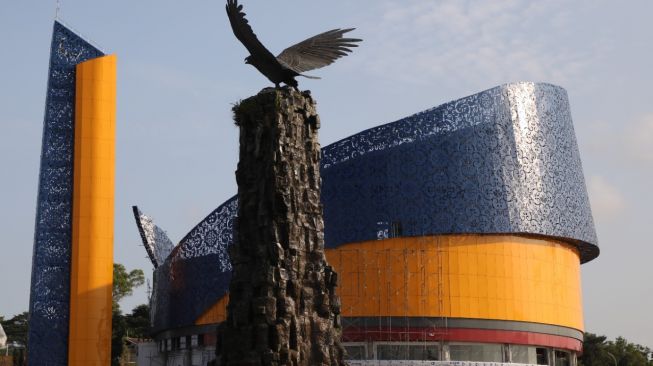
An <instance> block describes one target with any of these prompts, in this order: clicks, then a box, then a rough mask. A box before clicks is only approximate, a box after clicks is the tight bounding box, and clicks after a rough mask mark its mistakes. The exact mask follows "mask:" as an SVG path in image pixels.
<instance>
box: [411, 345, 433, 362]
mask: <svg viewBox="0 0 653 366" xmlns="http://www.w3.org/2000/svg"><path fill="white" fill-rule="evenodd" d="M408 359H409V360H422V361H424V360H431V361H434V360H439V359H440V349H439V347H438V346H437V345H435V344H421V345H411V346H409V347H408Z"/></svg>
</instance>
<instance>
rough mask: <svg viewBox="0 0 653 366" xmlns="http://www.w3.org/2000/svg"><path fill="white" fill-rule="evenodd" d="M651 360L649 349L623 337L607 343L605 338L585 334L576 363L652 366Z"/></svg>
mask: <svg viewBox="0 0 653 366" xmlns="http://www.w3.org/2000/svg"><path fill="white" fill-rule="evenodd" d="M652 358H653V353H652V351H651V349H650V348H648V347H645V346H642V345H639V344H634V343H630V342H628V341H627V340H626V339H625V338H623V337H617V339H616V340H614V341H608V340H607V338H606V337H605V336H599V335H596V334H592V333H585V339H584V340H583V355H582V356H581V357H580V358H579V360H578V361H579V364H580V365H582V366H653V360H652ZM615 363H616V365H615Z"/></svg>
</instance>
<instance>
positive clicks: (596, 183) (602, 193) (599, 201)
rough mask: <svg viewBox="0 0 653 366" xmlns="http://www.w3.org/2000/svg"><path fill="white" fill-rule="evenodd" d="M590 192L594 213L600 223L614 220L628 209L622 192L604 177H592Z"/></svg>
mask: <svg viewBox="0 0 653 366" xmlns="http://www.w3.org/2000/svg"><path fill="white" fill-rule="evenodd" d="M588 190H589V198H590V204H591V205H592V213H593V214H594V217H595V218H596V219H597V220H598V221H602V220H605V221H608V220H610V219H614V218H616V217H618V216H619V215H621V213H622V212H624V210H625V209H626V200H625V198H624V196H623V194H622V193H621V191H619V189H618V188H617V187H616V186H614V185H613V184H612V183H610V182H608V180H607V179H605V178H604V177H602V176H598V175H593V176H590V178H589V181H588Z"/></svg>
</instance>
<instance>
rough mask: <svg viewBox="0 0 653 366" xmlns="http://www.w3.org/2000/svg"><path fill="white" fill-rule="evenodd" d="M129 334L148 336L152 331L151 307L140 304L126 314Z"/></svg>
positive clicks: (129, 335)
mask: <svg viewBox="0 0 653 366" xmlns="http://www.w3.org/2000/svg"><path fill="white" fill-rule="evenodd" d="M125 323H126V325H127V336H128V337H132V338H147V337H148V336H149V331H150V307H149V306H148V305H145V304H143V305H138V306H137V307H135V308H134V309H133V310H132V313H131V314H127V315H125Z"/></svg>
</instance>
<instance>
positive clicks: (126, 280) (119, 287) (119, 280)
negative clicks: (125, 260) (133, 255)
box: [113, 263, 145, 304]
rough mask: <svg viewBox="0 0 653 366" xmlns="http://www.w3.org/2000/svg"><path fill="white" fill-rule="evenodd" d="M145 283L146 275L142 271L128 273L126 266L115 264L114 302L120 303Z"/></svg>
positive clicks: (136, 270) (135, 270)
mask: <svg viewBox="0 0 653 366" xmlns="http://www.w3.org/2000/svg"><path fill="white" fill-rule="evenodd" d="M144 282H145V274H144V273H143V270H142V269H134V270H132V271H131V272H127V269H126V268H125V266H123V265H122V264H120V263H114V264H113V302H114V303H116V304H117V303H119V302H120V300H122V299H123V298H125V297H126V296H130V295H132V294H133V293H134V289H135V288H137V287H138V286H141V285H142V284H143V283H144Z"/></svg>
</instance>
